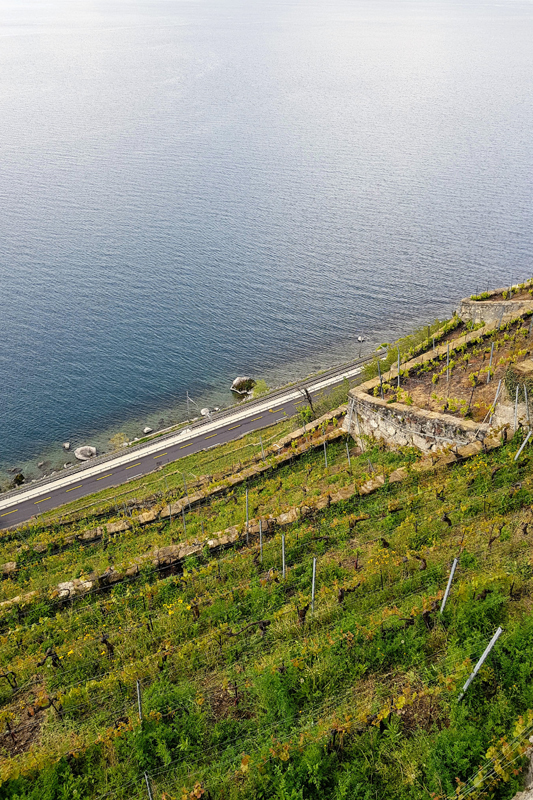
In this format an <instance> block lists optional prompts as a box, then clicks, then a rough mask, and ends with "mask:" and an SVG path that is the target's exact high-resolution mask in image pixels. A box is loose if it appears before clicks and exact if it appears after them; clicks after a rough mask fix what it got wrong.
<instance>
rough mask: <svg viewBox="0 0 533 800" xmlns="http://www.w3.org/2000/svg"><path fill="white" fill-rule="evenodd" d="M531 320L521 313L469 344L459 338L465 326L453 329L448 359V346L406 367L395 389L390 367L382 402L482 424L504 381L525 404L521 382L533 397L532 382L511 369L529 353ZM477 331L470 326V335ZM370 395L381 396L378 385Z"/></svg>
mask: <svg viewBox="0 0 533 800" xmlns="http://www.w3.org/2000/svg"><path fill="white" fill-rule="evenodd" d="M530 321H531V317H530V315H524V317H520V318H518V319H516V320H510V321H509V322H507V323H505V324H504V325H502V326H501V327H499V328H490V329H488V330H486V329H482V330H479V334H478V335H474V336H473V337H471V338H470V340H469V341H466V339H465V337H464V336H463V334H464V333H466V332H468V330H467V328H466V326H465V327H456V328H455V329H454V333H453V338H451V339H450V340H449V361H448V350H447V348H441V349H442V352H440V353H435V354H433V353H430V355H431V356H432V357H430V358H427V359H426V360H424V361H422V362H419V363H418V364H415V365H410V366H409V367H408V366H407V365H404V367H403V368H402V369H401V371H400V378H401V386H400V387H399V388H398V387H397V385H396V381H395V379H394V378H395V375H394V367H393V371H392V380H391V378H390V376H389V377H388V380H387V381H384V382H383V386H382V390H383V397H384V399H386V400H387V402H391V403H392V402H395V401H398V402H403V403H407V404H409V405H410V404H414V405H416V406H418V407H419V408H426V409H429V410H431V411H441V412H442V411H445V412H447V413H449V414H455V415H456V416H462V417H467V418H470V419H473V420H475V421H476V422H482V421H484V420H485V419H486V418H487V415H488V414H489V413H490V412H491V409H492V404H493V401H494V397H495V392H496V387H497V386H498V382H499V380H500V379H501V380H504V381H505V385H506V387H507V390H508V392H509V395H510V397H511V398H513V399H514V396H515V390H516V387H517V386H519V398H520V399H521V400H523V398H524V389H523V386H524V383H525V384H526V387H527V391H528V393H529V394H528V396H529V397H532V396H533V382H532V381H531V380H530V379H529V378H524V376H523V375H521V374H519V373H516V372H515V370H514V365H515V364H517V363H521V362H522V361H523V360H524V358H526V357H527V356H529V355H530V354H531V347H532V344H531V342H532V339H531V330H530V328H531V325H530ZM478 328H479V326H478V325H475V326H472V331H477V330H478ZM457 334H460V336H458V335H457ZM487 378H490V380H487ZM435 387H437V388H435ZM373 394H374V396H375V397H378V396H379V395H380V394H381V388H380V386H376V387H374V390H373Z"/></svg>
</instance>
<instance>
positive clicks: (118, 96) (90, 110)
mask: <svg viewBox="0 0 533 800" xmlns="http://www.w3.org/2000/svg"><path fill="white" fill-rule="evenodd" d="M532 42H533V3H532V2H518V1H517V2H515V0H502V1H501V2H485V1H483V0H470V1H468V2H453V0H449V2H439V0H390V2H387V1H385V0H371V1H370V0H366V1H365V0H285V1H284V2H282V1H281V0H280V1H277V0H151V2H142V0H117V1H115V0H100V2H98V1H97V0H48V1H47V2H43V0H33V1H32V2H30V1H29V0H0V109H1V111H0V120H1V121H0V153H1V157H0V204H1V214H0V411H1V421H2V437H1V440H0V466H1V467H3V468H6V467H13V466H18V467H20V468H24V469H26V470H28V469H29V463H30V462H31V461H32V460H38V459H39V458H46V459H47V463H48V465H50V466H54V465H58V464H62V463H63V462H65V460H66V458H65V455H64V454H63V453H62V451H61V446H60V444H61V442H63V441H65V440H70V441H71V442H72V443H73V445H77V444H80V443H88V444H93V443H96V444H97V445H98V446H99V447H102V446H104V445H105V443H106V440H107V438H108V437H109V435H110V434H112V433H114V432H116V431H118V430H123V431H126V432H127V433H128V435H129V436H134V435H137V436H138V435H140V433H141V431H142V428H143V427H144V425H146V424H149V425H151V426H152V427H156V426H158V425H159V424H168V423H170V422H171V421H173V420H176V419H180V418H181V417H182V416H183V414H184V400H185V394H186V391H189V393H190V395H191V397H192V398H193V399H194V400H196V402H198V403H199V404H200V405H205V404H210V405H215V404H218V405H221V404H223V403H227V402H229V400H230V397H229V392H228V386H229V384H230V383H231V381H232V379H233V378H234V377H235V376H236V375H238V374H251V375H253V376H255V377H264V378H265V379H266V380H267V382H268V383H269V384H270V385H272V386H274V385H277V384H280V383H281V382H283V381H286V380H287V379H289V378H293V377H296V376H299V375H303V374H308V373H309V372H310V371H312V370H314V369H319V368H323V367H325V366H328V365H330V364H333V363H337V362H342V361H346V360H348V359H350V358H352V357H353V356H355V355H357V354H358V352H359V345H358V344H357V341H356V339H357V336H358V335H360V334H362V335H364V336H365V337H366V339H367V341H366V342H365V347H367V348H369V347H371V346H375V344H376V343H378V342H380V341H383V340H388V339H390V338H392V337H393V336H396V335H398V334H401V333H404V332H407V331H408V330H409V329H410V328H411V327H412V326H413V325H415V324H420V323H424V322H427V321H428V320H429V319H434V318H435V317H443V316H446V315H449V314H450V313H451V312H452V310H453V308H454V307H456V305H457V303H458V300H459V299H460V298H461V296H463V295H466V294H470V293H472V292H476V291H481V290H484V289H486V288H487V286H489V285H490V286H495V285H506V284H509V283H510V282H515V281H519V280H523V279H524V278H526V277H528V276H530V275H531V274H532V272H533V268H532V258H531V252H532V247H531V245H532V231H533V203H532V201H533V191H532V180H531V176H532V175H533V147H532V131H533V102H532V93H531V78H532V74H533V46H532ZM70 460H72V457H71V458H70ZM33 474H34V475H36V474H38V473H37V471H35V472H34V473H33Z"/></svg>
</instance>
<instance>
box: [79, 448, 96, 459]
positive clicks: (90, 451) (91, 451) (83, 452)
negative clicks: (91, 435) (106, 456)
mask: <svg viewBox="0 0 533 800" xmlns="http://www.w3.org/2000/svg"><path fill="white" fill-rule="evenodd" d="M74 455H75V456H76V458H77V459H78V461H88V460H89V458H93V456H95V455H96V447H91V446H90V445H88V444H86V445H83V447H77V448H76V450H74Z"/></svg>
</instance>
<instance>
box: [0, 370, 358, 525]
mask: <svg viewBox="0 0 533 800" xmlns="http://www.w3.org/2000/svg"><path fill="white" fill-rule="evenodd" d="M365 360H366V359H361V361H359V362H358V363H359V364H360V363H361V362H364V361H365ZM360 371H361V368H360V367H357V366H355V365H351V366H350V367H347V368H346V369H345V372H343V373H341V374H340V375H337V376H335V377H333V376H332V377H329V378H326V379H324V378H317V379H315V381H314V382H313V381H311V382H308V383H307V388H308V390H309V391H310V393H311V395H313V394H314V393H317V392H319V391H322V390H323V389H324V388H330V387H334V386H335V385H336V384H338V383H340V382H341V381H342V380H343V379H344V378H345V377H348V378H355V377H356V376H357V374H358V373H359V372H360ZM304 402H305V401H304V398H303V397H302V394H301V392H300V391H298V390H297V389H294V388H292V389H288V390H287V391H286V392H285V393H279V392H278V393H275V395H274V396H273V397H272V398H271V399H270V401H269V398H268V396H267V397H265V398H260V399H258V400H257V401H256V402H254V403H253V404H247V405H246V406H244V407H241V408H238V407H237V408H236V409H235V411H234V413H229V414H226V415H225V416H224V418H223V419H216V420H212V421H206V422H205V423H204V424H203V425H201V426H198V427H195V428H192V429H190V428H189V429H185V430H182V431H180V432H178V433H176V434H175V435H170V436H165V437H164V438H162V439H159V440H158V439H156V440H154V441H151V442H150V441H149V442H147V443H146V445H143V446H142V447H140V448H138V449H136V451H135V452H131V451H129V452H125V453H124V454H120V455H117V456H116V457H112V458H110V459H109V460H105V461H104V463H98V464H95V465H94V466H88V467H87V468H85V469H83V470H80V471H79V472H78V473H77V474H76V473H70V474H69V473H68V472H65V473H64V474H58V475H57V476H54V477H53V478H50V480H49V481H48V482H46V483H43V482H39V484H38V485H33V484H28V485H27V486H25V487H21V490H20V492H18V493H17V494H14V495H11V496H8V497H5V498H4V499H2V498H0V529H2V528H8V527H11V526H13V525H17V524H20V523H21V522H25V521H27V520H29V519H31V517H34V516H36V515H37V514H40V513H42V512H44V511H49V510H50V509H53V508H57V507H58V506H61V505H63V504H64V503H68V502H71V501H73V500H77V499H79V498H80V497H85V496H86V495H89V494H93V493H94V492H98V491H101V490H102V489H106V488H108V487H110V486H119V485H120V484H123V483H125V482H126V481H129V480H132V479H134V478H138V477H141V476H143V475H147V474H148V473H150V472H153V471H154V470H155V469H157V468H158V467H160V466H164V465H165V464H169V463H170V462H172V461H177V460H178V459H180V458H182V457H183V456H188V455H191V454H193V453H197V452H199V451H200V450H204V449H205V448H207V447H212V446H213V445H216V444H222V443H226V442H230V441H232V440H234V439H237V438H239V437H241V436H243V435H244V434H246V433H250V432H251V431H254V430H260V429H261V428H264V427H266V426H268V425H272V424H274V423H275V422H279V421H281V420H283V419H285V418H287V417H291V416H293V415H294V414H296V410H297V406H301V405H302V404H303V403H304Z"/></svg>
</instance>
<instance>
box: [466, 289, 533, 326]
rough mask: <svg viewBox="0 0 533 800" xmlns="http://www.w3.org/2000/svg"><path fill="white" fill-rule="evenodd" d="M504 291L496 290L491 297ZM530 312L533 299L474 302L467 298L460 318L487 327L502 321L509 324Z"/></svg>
mask: <svg viewBox="0 0 533 800" xmlns="http://www.w3.org/2000/svg"><path fill="white" fill-rule="evenodd" d="M504 291H505V290H504V289H496V290H495V291H494V292H491V295H492V296H493V297H497V296H498V295H499V294H502V292H504ZM528 312H533V297H523V298H517V299H516V300H513V298H512V297H511V298H510V299H509V300H493V299H491V298H490V297H488V298H487V299H486V300H472V299H471V298H470V297H465V298H464V300H461V305H460V307H459V316H460V317H461V319H462V320H463V322H484V323H485V324H486V325H498V324H499V323H500V320H501V321H502V322H508V321H509V320H510V319H515V318H516V317H520V316H522V314H526V313H528Z"/></svg>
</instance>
